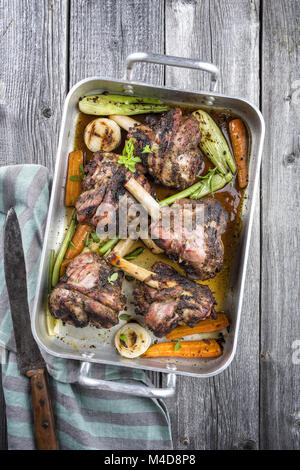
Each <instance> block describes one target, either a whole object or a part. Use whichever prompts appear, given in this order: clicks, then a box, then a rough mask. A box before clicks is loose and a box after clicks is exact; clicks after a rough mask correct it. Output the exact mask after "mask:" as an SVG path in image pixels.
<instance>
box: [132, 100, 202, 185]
mask: <svg viewBox="0 0 300 470" xmlns="http://www.w3.org/2000/svg"><path fill="white" fill-rule="evenodd" d="M154 122H155V121H154ZM154 122H152V127H151V123H150V125H148V126H147V125H145V124H141V125H138V126H135V127H133V128H132V129H130V130H129V133H128V136H127V138H128V139H129V138H131V137H132V138H133V140H134V143H135V151H136V154H137V155H138V156H139V157H140V158H141V160H142V163H143V165H144V167H145V168H146V170H147V171H148V173H150V175H152V176H153V177H154V179H155V180H156V181H157V182H158V183H161V184H163V185H165V186H168V187H173V188H179V189H185V188H187V187H188V186H191V185H192V184H193V183H195V181H196V179H197V178H196V177H197V175H198V174H201V172H202V171H203V169H204V159H203V156H202V154H201V152H200V149H199V146H198V145H199V142H200V139H201V132H200V129H199V124H198V121H197V119H196V118H195V117H194V116H192V115H189V116H186V117H182V111H181V109H180V108H172V109H171V110H170V111H168V112H167V113H164V114H163V115H162V117H161V119H160V120H159V121H158V122H157V123H154ZM146 145H148V146H149V147H150V149H152V152H150V153H143V150H144V148H145V146H146Z"/></svg>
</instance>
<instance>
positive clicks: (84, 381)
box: [77, 362, 176, 398]
mask: <svg viewBox="0 0 300 470" xmlns="http://www.w3.org/2000/svg"><path fill="white" fill-rule="evenodd" d="M90 369H91V363H90V362H82V363H81V366H80V373H79V377H78V381H77V383H78V384H79V385H83V386H85V387H88V388H94V389H98V390H107V391H109V392H119V393H125V394H126V395H135V396H138V397H146V398H168V397H172V396H173V395H174V394H175V390H176V375H175V374H171V373H170V374H168V375H167V386H166V388H155V387H147V386H146V385H132V384H125V383H122V382H111V381H109V380H98V379H93V378H91V377H89V372H90Z"/></svg>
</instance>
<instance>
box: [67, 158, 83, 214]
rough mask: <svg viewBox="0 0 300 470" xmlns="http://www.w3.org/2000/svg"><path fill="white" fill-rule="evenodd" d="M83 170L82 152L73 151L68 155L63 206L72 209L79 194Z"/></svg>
mask: <svg viewBox="0 0 300 470" xmlns="http://www.w3.org/2000/svg"><path fill="white" fill-rule="evenodd" d="M82 169H83V151H82V150H75V151H74V152H71V153H70V154H69V160H68V175H67V183H66V194H65V205H66V206H67V207H73V206H74V205H75V202H76V199H77V198H78V196H80V194H81V174H82Z"/></svg>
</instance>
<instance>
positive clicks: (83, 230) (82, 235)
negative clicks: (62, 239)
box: [60, 224, 91, 276]
mask: <svg viewBox="0 0 300 470" xmlns="http://www.w3.org/2000/svg"><path fill="white" fill-rule="evenodd" d="M90 230H91V227H90V226H89V225H87V224H78V225H77V228H76V231H75V233H74V236H73V238H72V240H71V243H70V245H69V247H68V249H67V251H66V254H65V259H64V260H63V262H62V264H61V267H60V275H61V276H62V275H63V274H64V272H65V269H66V267H67V265H68V264H69V262H70V261H71V260H72V259H73V258H75V256H77V255H79V254H80V253H81V252H82V250H83V248H84V243H85V240H86V237H87V235H88V233H89V231H90Z"/></svg>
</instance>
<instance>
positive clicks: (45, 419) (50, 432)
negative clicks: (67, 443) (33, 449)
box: [26, 369, 58, 450]
mask: <svg viewBox="0 0 300 470" xmlns="http://www.w3.org/2000/svg"><path fill="white" fill-rule="evenodd" d="M26 375H27V377H29V378H30V382H31V392H32V409H33V420H34V428H35V438H36V444H37V448H38V450H58V442H57V438H56V432H55V422H54V416H53V410H52V405H51V398H50V391H49V384H48V380H47V372H46V369H37V370H30V371H28V372H27V373H26Z"/></svg>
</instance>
